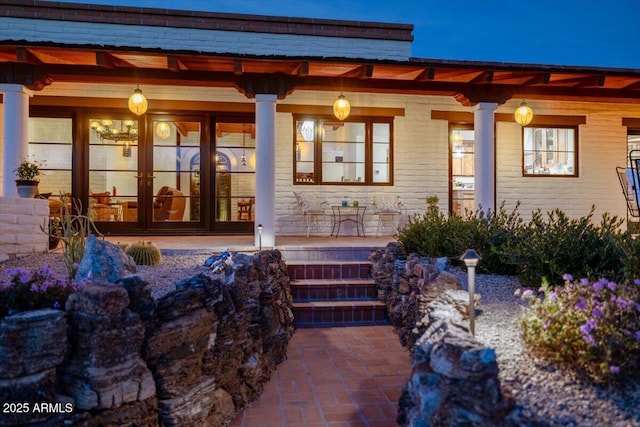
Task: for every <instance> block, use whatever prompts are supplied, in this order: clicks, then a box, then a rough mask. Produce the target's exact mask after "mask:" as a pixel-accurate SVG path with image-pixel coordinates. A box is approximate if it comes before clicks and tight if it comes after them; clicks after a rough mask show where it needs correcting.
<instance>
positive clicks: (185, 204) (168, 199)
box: [146, 120, 201, 223]
mask: <svg viewBox="0 0 640 427" xmlns="http://www.w3.org/2000/svg"><path fill="white" fill-rule="evenodd" d="M152 129H153V133H152V135H153V144H152V145H153V148H152V162H153V167H152V170H153V173H149V174H148V175H147V176H146V180H147V185H148V186H152V188H153V197H152V198H151V200H150V201H149V202H148V203H149V204H150V211H151V212H152V221H153V223H164V222H200V219H201V215H200V212H201V210H200V139H201V128H200V122H189V121H177V120H174V121H167V120H154V121H153V123H152Z"/></svg>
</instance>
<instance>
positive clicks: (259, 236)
mask: <svg viewBox="0 0 640 427" xmlns="http://www.w3.org/2000/svg"><path fill="white" fill-rule="evenodd" d="M262 228H263V227H262V224H258V250H259V251H261V250H262Z"/></svg>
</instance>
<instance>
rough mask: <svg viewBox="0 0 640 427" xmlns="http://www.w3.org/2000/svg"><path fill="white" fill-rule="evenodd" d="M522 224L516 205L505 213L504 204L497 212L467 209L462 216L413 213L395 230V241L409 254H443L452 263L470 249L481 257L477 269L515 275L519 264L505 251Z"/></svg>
mask: <svg viewBox="0 0 640 427" xmlns="http://www.w3.org/2000/svg"><path fill="white" fill-rule="evenodd" d="M522 223H523V221H522V218H521V217H520V214H519V213H518V206H516V208H515V209H514V210H513V211H512V212H511V213H508V212H507V211H506V209H505V208H504V204H502V205H501V206H500V208H499V209H498V211H497V212H494V211H489V212H488V213H484V212H483V211H481V210H478V211H476V212H467V214H466V216H465V217H461V216H460V215H457V214H455V213H451V214H449V216H445V215H444V214H443V213H440V212H427V213H426V214H424V216H423V217H419V216H418V215H416V216H414V217H413V219H410V220H409V223H408V224H407V226H405V227H404V228H403V229H402V230H400V232H399V233H398V240H399V241H400V242H401V243H402V245H403V246H404V248H405V250H406V251H407V252H408V253H412V252H415V253H418V254H420V255H422V256H430V257H442V256H446V257H449V258H451V260H452V262H453V263H458V262H459V261H458V258H459V257H460V255H462V254H463V253H464V251H465V250H466V249H468V248H473V249H475V250H476V251H478V252H479V253H480V255H481V256H482V262H481V263H480V264H478V270H479V271H480V272H492V273H496V274H516V273H517V267H518V266H517V264H514V263H513V262H512V257H511V256H507V254H509V253H510V251H511V249H510V248H511V247H512V246H513V245H514V242H516V241H517V239H518V234H519V230H520V228H521V227H522Z"/></svg>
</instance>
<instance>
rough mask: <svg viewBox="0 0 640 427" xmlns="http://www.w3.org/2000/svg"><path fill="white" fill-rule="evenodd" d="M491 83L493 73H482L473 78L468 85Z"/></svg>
mask: <svg viewBox="0 0 640 427" xmlns="http://www.w3.org/2000/svg"><path fill="white" fill-rule="evenodd" d="M492 81H493V71H483V72H482V73H480V74H478V76H477V77H475V78H473V79H472V80H471V81H470V82H469V83H491V82H492Z"/></svg>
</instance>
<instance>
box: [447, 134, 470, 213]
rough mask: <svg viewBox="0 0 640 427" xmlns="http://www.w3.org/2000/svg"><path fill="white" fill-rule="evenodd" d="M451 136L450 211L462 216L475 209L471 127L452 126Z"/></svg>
mask: <svg viewBox="0 0 640 427" xmlns="http://www.w3.org/2000/svg"><path fill="white" fill-rule="evenodd" d="M450 138H451V145H450V146H451V160H450V162H451V179H450V182H451V192H450V194H451V211H452V212H454V213H456V214H458V215H461V216H464V215H465V212H466V211H471V212H473V211H474V210H475V203H474V200H475V192H474V188H475V181H474V177H475V174H474V161H475V160H474V147H475V137H474V132H473V130H472V129H467V128H464V127H457V126H455V125H454V126H452V128H451V132H450Z"/></svg>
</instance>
